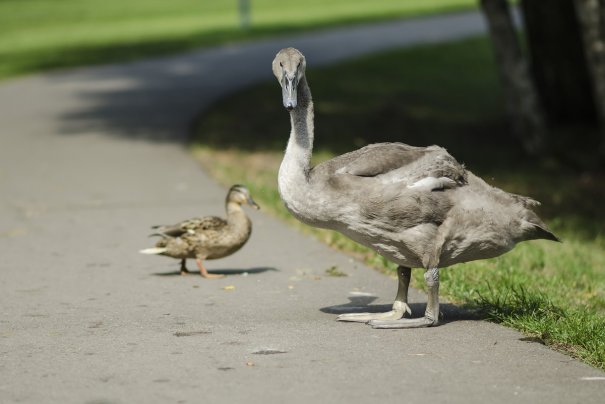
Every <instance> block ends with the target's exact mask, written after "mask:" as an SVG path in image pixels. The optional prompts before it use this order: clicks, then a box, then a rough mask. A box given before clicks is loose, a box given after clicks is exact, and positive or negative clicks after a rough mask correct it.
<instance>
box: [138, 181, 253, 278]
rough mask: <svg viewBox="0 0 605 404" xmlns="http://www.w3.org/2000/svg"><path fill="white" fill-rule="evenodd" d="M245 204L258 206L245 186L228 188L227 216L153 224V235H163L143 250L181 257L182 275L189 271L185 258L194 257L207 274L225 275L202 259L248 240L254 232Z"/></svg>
mask: <svg viewBox="0 0 605 404" xmlns="http://www.w3.org/2000/svg"><path fill="white" fill-rule="evenodd" d="M243 204H248V205H250V206H252V207H253V208H255V209H259V206H258V205H257V204H256V202H254V200H253V199H252V196H251V195H250V191H248V189H247V188H246V187H244V186H243V185H234V186H232V187H231V189H229V193H228V194H227V200H226V202H225V210H226V211H227V220H225V219H222V218H220V217H215V216H207V217H201V218H193V219H189V220H185V221H182V222H180V223H177V224H175V225H172V226H153V227H152V229H155V233H153V234H151V236H160V237H161V239H160V240H159V241H158V242H157V243H156V245H155V247H153V248H147V249H144V250H141V251H140V252H141V253H143V254H157V255H165V256H168V257H172V258H179V259H180V260H181V275H185V274H187V273H189V271H188V270H187V267H186V266H185V260H186V259H187V258H193V259H195V262H196V263H197V266H198V268H199V270H200V274H201V275H202V276H203V277H204V278H222V277H223V276H224V275H216V274H209V273H208V271H207V270H206V268H205V267H204V265H203V263H202V261H203V260H206V259H209V260H211V259H217V258H223V257H226V256H228V255H231V254H233V253H234V252H236V251H237V250H239V249H240V248H241V247H242V246H243V245H244V244H246V242H247V241H248V239H249V238H250V234H251V232H252V222H251V221H250V219H249V218H248V216H247V215H246V213H245V212H244V210H243V209H242V205H243Z"/></svg>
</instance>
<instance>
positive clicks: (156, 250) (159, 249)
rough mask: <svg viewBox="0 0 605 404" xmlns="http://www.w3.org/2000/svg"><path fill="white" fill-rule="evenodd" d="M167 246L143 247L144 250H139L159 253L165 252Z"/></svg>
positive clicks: (144, 252)
mask: <svg viewBox="0 0 605 404" xmlns="http://www.w3.org/2000/svg"><path fill="white" fill-rule="evenodd" d="M166 250H167V248H164V247H152V248H145V249H144V250H141V251H139V252H140V253H141V254H161V253H163V252H166Z"/></svg>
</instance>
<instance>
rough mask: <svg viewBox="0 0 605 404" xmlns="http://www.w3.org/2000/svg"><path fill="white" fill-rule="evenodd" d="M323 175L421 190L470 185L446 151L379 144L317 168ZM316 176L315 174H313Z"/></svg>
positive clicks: (457, 164) (460, 165)
mask: <svg viewBox="0 0 605 404" xmlns="http://www.w3.org/2000/svg"><path fill="white" fill-rule="evenodd" d="M313 171H316V172H317V174H319V175H322V174H323V175H324V176H328V177H333V178H335V177H338V176H341V175H347V176H354V177H360V178H368V177H372V178H376V179H378V180H379V181H380V182H382V183H384V184H389V183H397V182H403V183H405V184H406V185H407V186H409V187H417V188H420V189H423V188H425V189H428V190H434V189H443V188H451V187H455V186H458V185H463V184H465V183H466V170H465V168H464V166H463V165H462V164H460V163H458V162H457V161H456V159H454V158H453V157H452V156H451V155H450V154H449V153H448V152H447V151H446V150H445V149H443V148H441V147H438V146H429V147H414V146H409V145H406V144H403V143H378V144H372V145H368V146H366V147H363V148H361V149H359V150H356V151H353V152H350V153H346V154H343V155H341V156H339V157H336V158H334V159H332V160H329V161H327V162H325V163H323V164H320V165H319V166H317V167H316V168H315V169H314V170H313ZM312 174H313V173H312Z"/></svg>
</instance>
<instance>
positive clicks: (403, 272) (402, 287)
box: [336, 266, 412, 323]
mask: <svg viewBox="0 0 605 404" xmlns="http://www.w3.org/2000/svg"><path fill="white" fill-rule="evenodd" d="M411 275H412V270H411V269H410V268H406V267H402V266H399V267H397V278H398V279H399V286H398V287H397V296H396V297H395V303H393V310H391V311H387V312H386V313H347V314H341V315H340V316H338V317H336V320H338V321H355V322H358V323H366V322H368V321H370V320H399V319H400V318H402V317H403V316H404V314H405V313H406V312H407V313H408V314H412V310H410V306H408V288H409V287H410V277H411Z"/></svg>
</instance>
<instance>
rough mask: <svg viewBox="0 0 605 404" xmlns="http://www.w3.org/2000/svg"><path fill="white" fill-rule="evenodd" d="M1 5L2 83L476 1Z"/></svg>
mask: <svg viewBox="0 0 605 404" xmlns="http://www.w3.org/2000/svg"><path fill="white" fill-rule="evenodd" d="M237 4H238V3H237V0H227V1H225V0H170V1H160V0H130V1H117V0H105V1H96V0H0V61H1V63H0V78H6V77H10V76H15V75H20V74H25V73H30V72H35V71H41V70H46V69H50V68H58V67H68V66H76V65H83V64H92V63H105V62H111V61H119V60H120V61H121V60H132V59H136V58H140V57H145V56H150V55H157V54H163V53H168V52H176V51H181V50H186V49H191V48H194V47H199V46H206V45H213V44H217V43H224V42H227V41H233V40H242V39H249V38H259V37H265V36H270V35H275V34H282V33H288V32H295V31H300V30H304V29H311V28H321V27H326V26H330V25H337V24H349V23H355V22H361V21H370V20H382V19H389V18H396V17H409V16H417V15H423V14H429V13H436V12H444V11H452V10H460V9H468V8H472V7H475V6H476V1H475V0H408V1H393V0H374V1H371V2H368V1H366V0H346V1H345V0H334V1H329V2H326V1H323V0H308V1H305V2H283V1H277V0H251V4H252V25H251V28H250V29H249V30H243V29H241V27H240V23H239V16H238V8H237Z"/></svg>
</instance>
